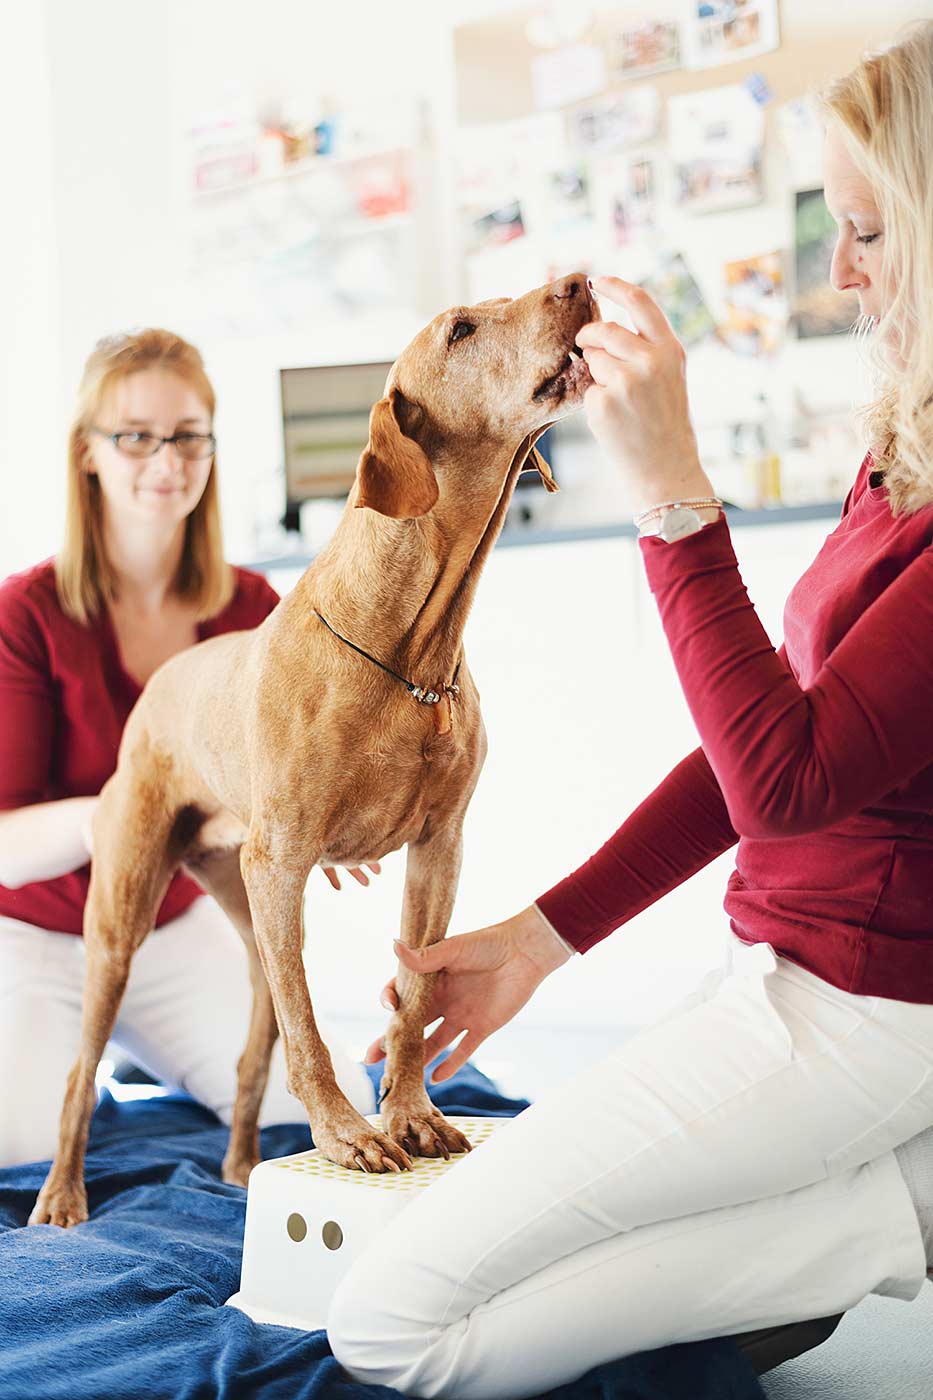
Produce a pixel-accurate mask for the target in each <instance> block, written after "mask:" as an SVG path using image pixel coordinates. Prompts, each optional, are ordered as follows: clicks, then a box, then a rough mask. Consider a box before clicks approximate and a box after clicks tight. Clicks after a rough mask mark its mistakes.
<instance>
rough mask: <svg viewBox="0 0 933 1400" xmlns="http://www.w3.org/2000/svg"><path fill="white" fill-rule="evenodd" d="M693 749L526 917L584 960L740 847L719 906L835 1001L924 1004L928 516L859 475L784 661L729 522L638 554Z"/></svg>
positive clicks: (930, 738)
mask: <svg viewBox="0 0 933 1400" xmlns="http://www.w3.org/2000/svg"><path fill="white" fill-rule="evenodd" d="M640 545H641V551H642V556H643V559H644V564H645V568H646V570H647V575H648V582H649V585H650V587H651V590H652V592H653V593H654V595H655V598H656V601H657V604H658V608H659V610H660V614H661V620H662V623H663V626H664V630H665V633H666V635H667V639H668V643H669V645H670V648H671V653H672V656H673V659H674V664H675V666H676V669H677V674H678V677H679V679H680V683H681V686H682V688H683V692H684V695H685V697H686V700H687V703H688V705H689V707H690V712H691V714H692V716H693V719H694V723H695V724H696V727H697V730H698V732H699V736H700V740H701V747H700V748H698V749H696V750H695V751H694V752H693V753H692V754H690V755H689V756H688V757H687V758H685V759H684V760H683V761H682V762H681V763H680V764H678V765H677V767H676V768H675V769H674V770H673V772H672V773H670V774H669V776H668V777H667V778H665V779H664V781H663V782H662V783H661V784H660V785H659V786H658V787H657V788H656V789H655V791H654V792H652V793H651V794H650V796H649V797H648V798H647V799H646V800H645V801H644V802H643V803H642V804H641V806H639V807H638V808H636V810H635V811H634V812H633V813H632V815H631V816H630V817H629V819H628V820H627V821H626V822H624V823H623V825H622V826H621V827H620V828H619V830H618V831H617V832H616V833H615V835H614V836H612V837H611V838H610V839H609V841H607V843H606V844H605V846H603V847H602V849H601V850H599V851H598V852H597V853H596V854H595V855H594V856H593V857H592V858H591V859H590V860H589V861H587V862H586V864H584V865H583V866H581V867H580V869H579V870H577V871H575V872H574V873H573V874H572V875H570V876H569V877H568V878H567V879H565V880H562V881H561V882H560V883H559V884H558V885H555V886H554V887H553V888H552V889H551V890H549V891H548V892H547V893H546V894H544V895H542V896H541V898H540V899H539V900H538V901H537V902H538V904H539V906H540V908H541V909H542V911H543V913H544V914H545V915H546V917H547V918H548V919H549V920H550V921H551V923H552V924H553V925H554V927H555V928H556V929H557V930H558V932H559V933H560V934H561V935H562V936H563V937H564V938H565V939H566V940H567V941H568V942H569V943H571V944H572V945H573V946H574V947H576V948H577V949H578V950H579V951H580V952H586V950H587V949H589V948H591V947H593V945H594V944H595V943H597V942H599V940H600V939H602V938H605V937H606V935H607V934H608V933H610V932H611V931H612V930H613V929H615V928H618V927H619V925H620V924H624V923H625V922H626V921H627V920H628V919H631V918H633V917H634V915H636V914H637V913H639V912H640V911H641V910H642V909H645V908H647V907H648V905H649V904H652V903H654V901H655V900H657V899H659V898H660V897H661V896H662V895H663V894H665V893H667V891H668V890H671V889H674V888H675V887H676V886H677V885H679V884H681V883H682V882H683V881H684V880H685V879H687V877H688V876H690V875H692V874H694V873H695V872H696V871H697V870H700V869H702V867H703V866H705V865H707V864H708V863H709V862H710V861H711V860H713V859H714V858H715V857H716V856H718V855H721V854H722V852H723V851H726V850H728V849H729V847H730V846H733V845H735V843H736V842H738V849H737V851H736V862H735V869H734V871H733V873H732V875H731V876H730V878H729V882H728V887H727V891H726V897H725V902H724V907H725V910H726V913H727V914H728V915H729V918H730V923H731V927H732V930H733V932H734V933H735V934H736V935H737V936H738V937H739V938H742V939H744V940H745V941H746V942H751V943H760V942H767V943H770V944H772V946H773V947H774V949H775V951H776V952H778V953H779V954H781V955H782V956H784V957H786V958H789V959H791V960H792V961H793V962H796V963H799V964H800V965H801V966H803V967H805V968H808V969H809V970H810V971H811V972H814V973H816V974H817V975H818V976H820V977H822V978H824V979H825V980H826V981H827V982H830V983H832V984H833V985H834V986H837V987H840V988H843V989H844V990H847V991H851V992H854V993H857V994H864V995H877V996H884V997H892V998H895V999H897V1000H901V1001H911V1002H933V507H931V506H926V507H924V508H923V509H921V510H919V511H917V512H915V513H914V514H911V515H900V516H898V517H897V518H895V517H894V516H893V515H892V513H891V509H890V504H889V501H888V497H887V492H886V489H885V487H884V485H883V483H882V482H881V481H880V479H879V477H878V474H877V473H874V472H873V471H872V461H871V456H870V454H869V456H867V457H866V458H865V461H864V462H863V463H862V465H861V467H860V469H859V473H858V476H857V477H856V480H855V484H854V486H853V488H852V490H851V491H850V492H849V495H848V496H847V497H846V500H845V503H844V505H843V509H842V518H841V520H840V522H839V524H838V525H837V527H836V529H835V530H834V531H833V532H832V534H831V535H829V537H828V538H827V540H826V541H825V543H824V545H823V547H822V549H821V550H820V552H819V554H818V555H817V558H816V559H815V561H814V562H813V564H811V565H810V567H809V568H808V569H807V571H806V573H804V575H803V576H802V578H801V579H800V580H799V582H798V583H797V584H796V585H795V587H794V588H793V590H792V592H791V594H790V596H789V598H788V600H787V604H786V606H785V610H784V645H783V646H782V647H781V649H780V651H778V652H775V650H774V648H773V646H772V645H771V642H770V641H769V639H768V636H767V634H766V633H765V630H764V628H763V627H762V625H761V623H760V621H759V619H758V616H757V614H756V612H755V609H754V608H753V606H752V604H751V603H750V602H749V599H748V595H747V593H746V591H745V586H744V584H743V583H742V579H741V577H740V575H739V570H738V566H737V564H736V559H735V554H734V552H733V549H732V542H731V539H730V536H729V527H728V524H727V523H726V521H725V519H721V520H719V521H717V522H715V523H714V524H712V525H708V526H706V527H705V528H704V529H703V530H701V531H699V533H698V534H695V535H690V536H687V537H686V538H685V539H683V540H680V541H678V542H676V543H674V544H666V543H665V542H664V541H663V540H659V539H656V538H648V539H643V540H641V542H640Z"/></svg>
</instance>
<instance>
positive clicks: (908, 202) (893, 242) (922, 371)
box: [818, 20, 933, 515]
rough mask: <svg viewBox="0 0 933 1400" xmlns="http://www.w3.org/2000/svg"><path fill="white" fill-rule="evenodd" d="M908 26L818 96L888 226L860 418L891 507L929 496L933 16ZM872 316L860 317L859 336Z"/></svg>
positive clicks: (932, 490)
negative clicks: (886, 291)
mask: <svg viewBox="0 0 933 1400" xmlns="http://www.w3.org/2000/svg"><path fill="white" fill-rule="evenodd" d="M902 33H903V34H904V37H902V38H899V39H898V40H897V41H896V42H895V43H894V44H892V45H891V46H890V47H889V48H886V49H884V50H882V51H881V52H880V53H870V54H866V55H865V56H864V57H863V58H862V60H861V62H860V63H859V64H858V65H857V66H856V67H855V68H854V69H853V70H852V72H851V73H848V74H847V75H846V76H845V77H843V78H839V79H838V80H837V81H835V82H834V83H832V84H831V85H830V86H829V87H828V88H827V89H826V90H825V91H824V92H822V93H820V94H819V96H818V103H819V106H820V108H821V110H822V112H823V114H824V116H825V117H826V118H827V119H829V120H832V121H833V122H834V123H835V125H836V128H837V129H838V130H839V132H840V135H841V136H842V138H843V140H844V141H845V142H846V145H847V147H848V149H849V152H850V154H851V156H852V158H853V160H854V161H855V163H856V164H857V165H858V167H859V169H860V170H861V171H862V173H863V174H864V175H865V178H866V179H867V180H868V182H869V184H870V185H871V187H872V192H873V194H874V197H875V202H876V204H877V206H878V211H879V213H880V214H881V218H882V222H883V225H884V240H883V254H882V276H883V277H884V279H885V282H886V285H888V286H891V287H893V288H894V295H893V298H892V300H891V304H890V306H888V307H886V309H885V311H884V314H883V316H882V318H881V321H880V323H879V325H878V327H877V330H876V331H875V333H874V335H872V336H871V337H870V339H869V340H868V344H869V346H870V361H871V364H872V368H873V370H874V375H875V389H876V396H875V398H874V400H873V402H871V403H870V404H868V405H867V406H866V407H865V408H864V409H862V410H861V413H860V414H859V417H860V419H861V422H862V426H863V430H864V432H865V436H866V439H867V442H866V445H867V446H869V447H870V448H871V451H872V455H873V457H874V459H875V464H876V466H877V467H878V468H879V469H880V470H883V471H884V474H885V484H886V485H887V488H888V493H889V496H890V502H891V510H892V512H893V513H894V514H895V515H898V514H901V513H902V512H905V513H910V512H913V511H916V510H919V509H920V508H921V507H922V506H926V505H930V504H931V503H933V176H931V173H930V153H931V151H933V21H930V20H920V21H916V22H915V23H914V24H913V25H910V26H908V29H907V30H906V31H902ZM869 324H870V323H869V321H868V318H867V317H865V318H861V321H860V323H858V324H857V326H856V332H857V334H858V335H859V338H860V339H861V338H862V336H864V335H867V331H868V327H869Z"/></svg>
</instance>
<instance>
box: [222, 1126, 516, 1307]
mask: <svg viewBox="0 0 933 1400" xmlns="http://www.w3.org/2000/svg"><path fill="white" fill-rule="evenodd" d="M366 1121H367V1122H368V1123H372V1125H373V1127H375V1128H381V1127H382V1119H381V1116H380V1115H379V1114H378V1113H375V1114H368V1115H367V1118H366ZM447 1121H448V1122H449V1123H452V1124H453V1125H454V1127H457V1128H459V1129H460V1131H461V1132H462V1133H463V1134H464V1135H465V1136H466V1137H467V1138H469V1140H470V1142H471V1143H472V1145H473V1147H474V1148H476V1147H478V1146H479V1145H480V1144H481V1143H482V1142H484V1141H485V1140H486V1139H487V1138H488V1137H490V1136H491V1134H492V1133H493V1132H494V1131H495V1129H496V1128H497V1127H500V1126H501V1125H502V1124H503V1123H505V1122H508V1119H505V1118H461V1117H450V1118H448V1119H447ZM466 1155H467V1154H466V1153H464V1152H459V1153H457V1154H456V1155H454V1156H452V1157H451V1159H450V1161H449V1162H448V1161H446V1160H445V1159H444V1158H443V1157H416V1158H414V1159H413V1160H414V1167H413V1168H412V1170H411V1171H408V1172H398V1173H396V1172H392V1171H387V1172H372V1173H369V1172H363V1171H354V1170H352V1169H351V1168H349V1167H338V1166H337V1165H336V1164H335V1163H333V1162H329V1161H328V1160H327V1158H326V1157H322V1155H321V1153H320V1152H319V1151H318V1150H317V1148H314V1149H313V1150H312V1151H310V1152H296V1153H295V1154H294V1156H291V1157H272V1158H270V1159H269V1160H268V1161H267V1162H259V1163H258V1164H257V1165H256V1166H255V1167H254V1168H253V1170H252V1171H251V1172H250V1174H249V1191H248V1195H247V1199H246V1228H245V1231H244V1237H243V1265H242V1270H241V1273H240V1291H239V1292H238V1293H234V1295H233V1297H232V1298H228V1299H227V1303H228V1304H230V1305H232V1306H233V1307H235V1308H240V1309H241V1310H242V1311H243V1312H245V1313H246V1314H247V1316H249V1317H251V1318H252V1319H253V1321H254V1322H272V1323H275V1324H276V1325H277V1326H279V1327H300V1328H302V1329H303V1330H305V1331H309V1332H310V1331H316V1330H317V1329H318V1328H319V1327H323V1326H324V1325H325V1323H326V1321H327V1309H328V1307H329V1305H330V1300H331V1298H332V1297H333V1295H334V1292H335V1291H336V1288H337V1284H338V1283H339V1282H340V1280H341V1279H342V1278H343V1276H344V1274H345V1273H346V1272H347V1270H348V1269H349V1267H350V1265H351V1264H352V1263H353V1261H354V1259H356V1258H357V1256H358V1255H359V1254H361V1253H362V1251H363V1250H364V1249H365V1248H366V1246H367V1245H368V1244H369V1242H370V1240H372V1239H373V1237H374V1236H375V1235H376V1234H378V1232H379V1231H380V1230H381V1229H382V1228H383V1226H385V1225H386V1224H388V1222H389V1221H390V1220H391V1219H392V1217H393V1216H394V1215H397V1214H398V1212H399V1211H400V1210H404V1208H405V1206H407V1205H408V1204H409V1202H410V1201H413V1200H414V1199H415V1197H416V1196H417V1194H418V1193H419V1192H420V1191H423V1190H424V1188H425V1187H426V1186H430V1185H431V1182H432V1181H437V1180H438V1178H439V1177H440V1176H441V1175H442V1174H443V1173H444V1172H446V1171H447V1170H448V1169H449V1168H451V1167H453V1166H454V1165H455V1164H456V1163H457V1162H459V1161H461V1160H462V1159H463V1158H464V1157H465V1156H466Z"/></svg>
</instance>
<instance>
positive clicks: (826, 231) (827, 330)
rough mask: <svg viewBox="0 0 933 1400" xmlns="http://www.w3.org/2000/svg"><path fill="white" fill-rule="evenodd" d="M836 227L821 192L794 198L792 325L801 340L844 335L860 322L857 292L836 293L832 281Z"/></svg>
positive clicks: (806, 192)
mask: <svg viewBox="0 0 933 1400" xmlns="http://www.w3.org/2000/svg"><path fill="white" fill-rule="evenodd" d="M835 242H836V225H835V223H834V222H833V219H832V217H831V215H830V212H829V210H828V209H827V208H826V200H825V199H824V197H823V190H822V188H819V189H808V190H797V191H796V192H795V194H794V304H793V323H794V326H795V329H796V332H797V337H798V339H800V340H807V339H810V338H811V337H813V336H823V335H841V334H843V333H844V332H845V331H848V330H851V329H852V326H853V324H854V323H855V321H856V319H857V318H858V314H859V313H858V298H857V296H856V295H855V293H854V292H837V291H836V290H835V289H834V288H833V287H832V285H831V283H830V280H829V266H830V263H831V261H832V256H833V247H834V245H835Z"/></svg>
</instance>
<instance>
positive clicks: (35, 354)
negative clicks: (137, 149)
mask: <svg viewBox="0 0 933 1400" xmlns="http://www.w3.org/2000/svg"><path fill="white" fill-rule="evenodd" d="M15 8H16V16H15V28H13V27H12V16H11V17H10V19H9V20H8V19H7V17H6V16H5V17H4V25H5V27H6V26H7V25H8V24H10V25H11V33H12V34H13V35H14V36H15V42H7V41H4V42H3V43H0V132H2V133H3V136H2V142H3V147H2V151H3V160H2V167H0V168H2V172H3V181H4V185H5V193H4V197H3V213H2V217H0V326H2V329H3V334H2V337H0V575H3V574H6V573H7V572H8V571H9V570H11V569H14V568H17V567H20V566H21V565H25V564H26V563H27V562H29V561H31V560H34V559H36V558H38V557H40V556H41V555H45V554H50V553H52V551H53V550H54V548H55V543H56V541H57V539H58V535H59V524H58V522H59V519H60V500H59V499H57V496H58V492H59V483H60V481H61V475H60V467H61V451H60V439H59V435H58V421H57V414H58V408H59V403H60V360H59V355H58V343H59V337H60V333H61V324H62V321H61V304H60V297H59V279H58V269H57V264H56V257H57V249H58V238H59V228H58V224H57V219H56V213H55V207H54V198H53V182H52V178H51V167H52V149H53V141H54V137H53V130H52V112H51V94H50V88H49V81H50V78H49V56H48V35H47V30H46V16H45V10H44V7H43V6H41V5H17V6H16V7H15ZM10 9H11V10H12V9H13V7H12V6H11V7H10Z"/></svg>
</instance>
